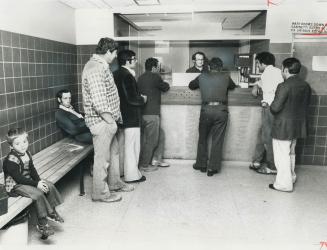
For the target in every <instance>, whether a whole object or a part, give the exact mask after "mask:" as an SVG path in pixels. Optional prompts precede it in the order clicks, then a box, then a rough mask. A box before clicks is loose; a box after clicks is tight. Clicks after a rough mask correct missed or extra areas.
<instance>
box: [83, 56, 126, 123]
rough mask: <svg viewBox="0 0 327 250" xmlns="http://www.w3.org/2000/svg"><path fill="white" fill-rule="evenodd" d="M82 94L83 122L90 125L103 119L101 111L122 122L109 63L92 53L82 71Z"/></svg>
mask: <svg viewBox="0 0 327 250" xmlns="http://www.w3.org/2000/svg"><path fill="white" fill-rule="evenodd" d="M82 94H83V106H84V112H85V123H86V125H87V126H88V127H91V126H93V125H95V124H97V123H99V122H101V121H102V120H103V119H102V118H101V116H100V114H101V113H106V112H107V113H110V114H111V116H112V117H113V119H115V121H116V122H118V123H122V117H121V113H120V102H119V95H118V91H117V88H116V85H115V82H114V78H113V76H112V73H111V71H110V69H109V64H108V63H107V62H106V61H105V60H104V59H102V58H101V57H100V56H98V55H96V54H94V55H93V56H92V57H91V58H90V60H89V61H88V62H87V63H86V65H85V67H84V69H83V73H82Z"/></svg>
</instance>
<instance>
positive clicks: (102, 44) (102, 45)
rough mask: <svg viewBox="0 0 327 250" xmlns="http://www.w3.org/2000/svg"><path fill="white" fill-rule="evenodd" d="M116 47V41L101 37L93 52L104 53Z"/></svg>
mask: <svg viewBox="0 0 327 250" xmlns="http://www.w3.org/2000/svg"><path fill="white" fill-rule="evenodd" d="M117 49H118V45H117V43H116V42H115V41H114V40H113V39H111V38H108V37H104V38H101V39H100V41H99V43H98V45H97V47H96V48H95V53H96V54H99V55H104V54H106V53H107V52H108V50H109V51H110V52H113V51H115V50H117Z"/></svg>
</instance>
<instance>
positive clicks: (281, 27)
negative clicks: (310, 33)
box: [266, 0, 327, 43]
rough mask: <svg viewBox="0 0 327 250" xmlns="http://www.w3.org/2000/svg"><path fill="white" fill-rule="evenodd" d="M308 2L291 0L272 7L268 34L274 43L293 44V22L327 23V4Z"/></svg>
mask: <svg viewBox="0 0 327 250" xmlns="http://www.w3.org/2000/svg"><path fill="white" fill-rule="evenodd" d="M306 1H307V2H305V1H300V0H297V1H295V0H294V1H292V0H290V1H284V2H281V3H280V4H279V5H277V6H270V8H269V9H268V15H267V28H266V34H267V36H268V38H269V39H270V41H271V42H272V43H280V42H282V43H283V42H286V43H289V42H292V32H291V24H292V22H320V23H326V22H327V19H326V16H327V14H326V13H327V3H313V2H312V1H311V0H306Z"/></svg>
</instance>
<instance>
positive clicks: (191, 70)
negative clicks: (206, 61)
mask: <svg viewBox="0 0 327 250" xmlns="http://www.w3.org/2000/svg"><path fill="white" fill-rule="evenodd" d="M208 71H209V70H208V67H206V66H203V68H202V70H199V69H198V68H197V67H195V66H193V67H191V68H188V69H187V70H186V73H202V72H208Z"/></svg>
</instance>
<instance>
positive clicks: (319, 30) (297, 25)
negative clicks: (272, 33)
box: [291, 21, 327, 36]
mask: <svg viewBox="0 0 327 250" xmlns="http://www.w3.org/2000/svg"><path fill="white" fill-rule="evenodd" d="M291 32H292V33H293V34H296V35H305V36H327V23H321V22H299V21H294V22H292V24H291Z"/></svg>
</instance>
